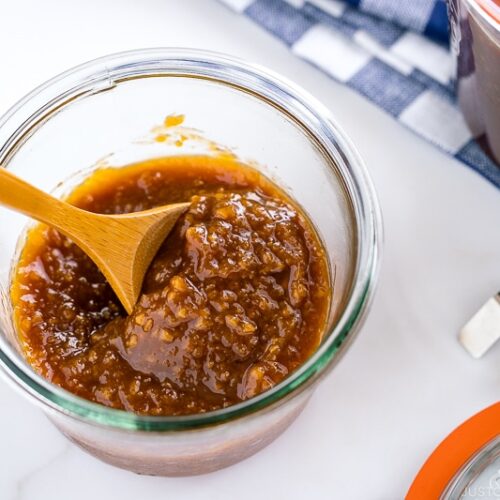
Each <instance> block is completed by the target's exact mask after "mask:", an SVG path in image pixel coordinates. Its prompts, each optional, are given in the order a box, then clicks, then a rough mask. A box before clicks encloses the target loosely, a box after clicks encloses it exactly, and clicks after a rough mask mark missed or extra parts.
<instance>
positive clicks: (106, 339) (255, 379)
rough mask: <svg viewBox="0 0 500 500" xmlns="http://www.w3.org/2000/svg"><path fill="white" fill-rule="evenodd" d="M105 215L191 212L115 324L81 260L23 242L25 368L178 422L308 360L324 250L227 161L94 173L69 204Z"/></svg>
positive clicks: (19, 276)
mask: <svg viewBox="0 0 500 500" xmlns="http://www.w3.org/2000/svg"><path fill="white" fill-rule="evenodd" d="M68 201H69V202H70V203H72V204H74V205H76V206H79V207H81V208H84V209H86V210H90V211H93V212H98V213H106V214H119V213H126V212H135V211H139V210H146V209H149V208H153V207H155V206H159V205H164V204H167V203H175V202H182V201H191V206H190V208H189V209H188V211H187V212H186V213H185V214H183V215H182V216H181V217H180V219H179V221H178V223H177V224H176V226H175V228H174V229H173V230H172V232H171V233H170V235H169V237H168V238H167V240H166V241H165V242H164V244H163V246H162V247H161V249H160V251H159V252H158V254H157V256H156V257H155V259H154V260H153V263H152V265H151V267H150V269H149V271H148V273H147V274H146V278H145V281H144V285H143V290H142V294H141V296H140V298H139V301H138V303H137V305H136V307H135V308H134V311H133V312H132V314H131V315H130V316H127V315H126V313H125V312H124V310H123V309H122V307H121V305H120V303H119V302H118V300H117V298H116V297H115V295H114V293H113V291H112V290H111V288H110V287H109V285H108V284H107V282H106V280H105V279H104V277H103V276H102V274H101V273H100V272H99V271H98V269H97V267H96V266H95V265H94V264H93V262H92V261H91V260H90V259H89V258H88V257H87V256H86V255H85V254H84V253H83V252H82V251H81V250H80V249H79V248H78V247H77V246H76V245H75V244H73V243H72V242H71V241H70V240H69V239H67V238H66V237H64V236H62V235H61V234H59V233H58V232H57V231H56V230H54V229H51V228H48V227H47V226H43V225H39V226H36V227H35V228H33V229H32V230H31V231H30V232H29V233H28V237H27V241H26V243H25V246H24V248H23V250H22V253H21V257H20V261H19V264H18V266H17V269H16V272H15V277H14V280H13V285H12V298H13V302H14V305H15V311H14V314H15V319H16V324H17V327H18V331H19V335H20V338H21V341H22V345H23V347H24V351H25V355H26V357H27V360H28V361H29V363H30V364H31V365H32V366H33V367H34V369H35V370H36V371H37V372H39V373H40V374H41V375H43V376H44V377H46V378H47V379H48V380H50V381H51V382H53V383H55V384H57V385H59V386H61V387H63V388H65V389H67V390H68V391H70V392H72V393H74V394H77V395H78V396H81V397H83V398H86V399H88V400H91V401H95V402H98V403H101V404H103V405H106V406H108V407H112V408H118V409H123V410H127V411H130V412H135V413H138V414H143V415H185V414H193V413H201V412H206V411H210V410H215V409H219V408H224V407H227V406H229V405H233V404H235V403H238V402H240V401H243V400H246V399H248V398H251V397H253V396H255V395H257V394H259V393H261V392H263V391H265V390H267V389H269V388H271V387H273V386H274V385H275V384H277V383H279V382H280V381H282V380H283V379H284V378H285V377H286V376H287V375H289V374H290V373H291V372H293V371H294V370H295V369H296V368H297V367H299V366H300V365H301V364H302V363H303V362H304V361H305V360H306V359H307V358H308V357H309V356H310V355H311V354H312V353H313V352H314V350H315V349H316V348H317V346H318V344H319V342H320V340H321V335H322V333H323V329H324V326H325V321H326V318H327V314H328V310H329V304H330V295H331V290H330V281H329V272H328V265H327V261H326V257H325V252H324V249H323V247H322V245H321V243H320V241H319V239H318V237H317V235H316V233H315V231H314V229H313V228H312V226H311V224H310V223H309V221H308V220H307V219H306V217H305V216H304V215H303V214H302V213H301V211H300V209H299V208H298V207H297V206H296V205H295V204H294V203H293V202H292V201H291V200H290V198H289V197H288V196H287V195H286V194H285V193H284V192H283V191H282V190H281V189H280V188H278V187H277V186H276V185H275V184H274V183H272V182H271V181H269V180H268V179H267V178H266V177H264V176H263V175H262V174H260V173H259V172H257V171H256V170H254V169H252V168H250V167H247V166H244V165H242V164H240V163H237V162H236V161H235V160H232V159H229V158H209V157H177V158H176V157H173V158H163V159H157V160H153V161H148V162H144V163H140V164H135V165H131V166H128V167H124V168H119V169H112V168H106V169H100V170H97V171H96V172H95V173H93V174H92V175H91V176H90V177H89V178H88V179H87V180H86V181H85V182H84V183H83V184H82V185H80V186H79V187H77V188H76V189H75V190H74V191H73V192H72V194H71V195H70V196H69V198H68Z"/></svg>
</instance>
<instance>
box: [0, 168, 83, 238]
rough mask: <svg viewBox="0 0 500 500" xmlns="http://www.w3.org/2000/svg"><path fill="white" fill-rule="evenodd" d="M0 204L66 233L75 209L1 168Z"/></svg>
mask: <svg viewBox="0 0 500 500" xmlns="http://www.w3.org/2000/svg"><path fill="white" fill-rule="evenodd" d="M0 204H1V205H4V206H6V207H7V208H11V209H13V210H15V211H16V212H21V213H23V214H25V215H28V216H29V217H32V218H33V219H36V220H38V221H40V222H45V223H47V224H49V225H51V226H53V227H55V228H57V229H60V230H62V231H63V232H66V229H67V228H66V224H65V220H66V219H67V217H68V216H69V215H70V212H72V211H73V210H77V209H76V208H75V207H72V206H71V205H68V204H67V203H64V202H63V201H61V200H58V199H57V198H54V197H53V196H50V195H49V194H47V193H44V192H43V191H41V190H40V189H38V188H36V187H34V186H32V185H31V184H28V183H27V182H25V181H23V180H22V179H19V177H17V176H15V175H14V174H13V173H11V172H9V171H8V170H6V169H5V168H1V167H0Z"/></svg>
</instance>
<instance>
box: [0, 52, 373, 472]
mask: <svg viewBox="0 0 500 500" xmlns="http://www.w3.org/2000/svg"><path fill="white" fill-rule="evenodd" d="M172 113H182V114H184V115H185V117H186V118H185V124H186V126H189V127H193V128H196V129H197V130H201V131H202V133H203V136H204V137H206V138H208V139H210V140H211V141H215V142H216V143H217V144H221V145H224V146H227V147H229V148H231V150H232V151H233V152H234V153H235V154H237V155H238V157H239V158H241V159H243V160H245V161H252V162H254V164H256V165H258V166H259V168H262V169H264V170H265V172H266V173H267V175H269V176H270V177H272V178H274V179H275V180H276V182H278V183H279V184H280V185H281V186H282V187H284V188H285V189H286V190H287V191H288V192H289V193H290V194H291V195H292V196H293V197H294V198H295V199H296V200H297V201H298V202H299V203H300V204H301V205H302V207H303V208H304V209H305V211H306V212H307V213H308V214H309V216H310V217H311V219H312V221H313V222H314V224H315V226H316V228H317V229H318V231H319V234H320V236H321V238H322V239H323V241H324V244H325V246H326V248H327V250H328V258H329V263H330V267H331V272H332V281H333V283H334V289H333V295H332V307H331V311H330V315H329V319H328V325H327V327H326V329H325V332H324V336H323V341H322V343H321V345H320V347H319V348H318V349H317V351H316V352H315V353H314V354H313V355H312V356H311V358H310V359H309V360H308V361H307V362H306V363H305V364H304V365H303V366H301V367H300V368H299V369H298V370H297V371H295V372H294V373H293V374H291V375H290V376H289V377H288V378H287V379H286V380H284V381H283V382H282V383H280V384H279V385H277V386H276V387H274V388H273V389H271V390H269V391H267V392H265V393H263V394H260V395H259V396H257V397H255V398H253V399H250V400H248V401H245V402H242V403H239V404H237V405H234V406H231V407H229V408H225V409H222V410H218V411H214V412H209V413H205V414H199V415H191V416H182V417H145V416H138V415H134V414H131V413H127V412H125V411H120V410H113V409H110V408H106V407H104V406H101V405H98V404H95V403H92V402H89V401H86V400H83V399H81V398H79V397H76V396H74V395H72V394H70V393H68V392H67V391H65V390H63V389H61V388H59V387H56V386H54V385H52V384H50V383H49V382H48V381H46V380H45V379H44V378H42V377H40V376H39V375H37V374H36V373H34V371H33V370H32V369H31V367H30V366H29V365H28V364H27V363H26V362H25V360H24V358H23V355H22V352H21V350H20V346H19V344H18V341H17V335H16V332H15V330H14V325H13V322H12V304H11V301H10V295H9V288H10V280H11V272H12V268H13V265H14V264H15V262H16V257H17V255H18V254H17V252H18V249H19V245H20V242H21V243H22V235H23V231H24V230H25V223H26V219H25V218H24V217H22V216H20V215H18V214H15V213H13V212H9V211H7V210H4V209H2V208H0V226H1V227H2V228H3V235H4V237H3V238H2V242H1V244H0V294H1V316H0V322H1V323H0V329H1V332H0V333H1V335H0V366H1V367H2V369H3V370H2V371H3V373H4V374H5V375H6V376H7V379H8V380H10V381H11V382H12V383H13V384H14V385H15V386H16V387H17V388H18V389H19V390H20V391H21V392H22V393H23V394H24V395H25V396H27V397H28V398H29V400H30V401H32V402H33V403H35V404H37V405H38V406H40V407H41V408H42V409H43V411H44V412H46V414H47V415H48V417H49V418H50V419H51V420H52V421H53V422H54V424H55V425H56V426H57V427H58V428H59V429H60V430H61V431H62V432H63V433H64V434H65V435H66V436H68V437H69V439H71V440H72V441H73V442H75V443H77V444H78V445H80V446H81V447H82V448H84V449H86V450H88V451H89V452H90V453H92V454H94V455H95V456H97V457H99V458H100V459H102V460H104V461H106V462H109V463H111V464H114V465H117V466H119V467H123V468H125V469H129V470H132V471H135V472H139V473H144V474H157V475H188V474H198V473H204V472H208V471H212V470H216V469H219V468H221V467H225V466H228V465H230V464H232V463H235V462H237V461H239V460H242V459H243V458H245V457H248V456H250V455H252V454H253V453H255V452H256V451H258V450H259V449H261V448H263V447H264V446H266V445H267V444H268V443H269V442H271V441H272V440H273V439H274V438H275V437H276V436H278V435H279V434H280V433H281V432H283V430H284V429H286V427H287V426H288V425H289V424H290V423H291V422H292V421H293V420H294V419H295V418H296V417H297V415H298V414H299V413H300V411H301V410H302V408H303V407H304V405H305V404H306V402H307V400H308V399H309V397H310V395H311V393H312V391H313V389H314V387H315V386H316V385H317V383H318V382H319V381H320V380H321V378H322V377H323V376H324V375H325V374H326V373H327V372H329V371H330V370H331V369H332V367H333V366H334V365H335V363H336V362H337V361H338V360H339V359H340V357H341V355H342V354H343V353H344V352H345V351H346V350H347V348H348V346H349V344H350V343H351V341H352V339H353V338H354V336H355V333H356V332H357V331H358V329H359V327H360V325H361V322H362V318H363V317H364V315H365V313H366V311H367V310H368V305H369V302H370V298H371V296H372V293H373V289H374V286H375V281H376V276H377V270H378V266H379V260H380V245H381V220H380V215H379V209H378V204H377V201H376V197H375V194H374V192H373V189H372V186H371V183H370V180H369V178H368V175H367V173H366V170H365V168H364V166H363V164H362V161H361V159H360V158H359V156H358V154H357V152H356V151H355V149H354V148H353V146H352V145H351V143H350V142H349V140H348V139H347V137H346V136H345V134H344V133H343V132H342V130H341V129H340V128H339V127H338V125H336V124H335V123H334V121H333V120H332V119H331V117H330V115H329V113H328V111H327V110H326V109H325V108H324V107H323V106H322V105H321V104H320V103H319V102H317V101H316V100H315V99H314V98H312V97H311V96H310V95H308V94H306V93H305V92H304V91H303V90H301V89H299V88H297V87H296V86H295V85H293V84H292V83H290V82H287V81H285V80H283V79H281V78H279V77H277V76H276V75H274V74H272V73H271V72H269V71H267V70H264V69H263V68H261V67H258V66H254V65H250V64H248V63H244V62H242V61H238V60H235V59H232V58H229V57H226V56H222V55H216V54H213V53H208V52H203V51H191V50H177V49H151V50H142V51H132V52H127V53H122V54H117V55H113V56H109V57H105V58H102V59H98V60H95V61H92V62H90V63H87V64H84V65H82V66H79V67H77V68H75V69H72V70H70V71H68V72H66V73H64V74H62V75H60V76H58V77H56V78H54V79H53V80H51V81H49V82H48V83H46V84H45V85H42V86H41V87H39V88H38V89H36V90H34V91H33V92H32V93H31V94H29V95H28V96H27V97H26V98H24V99H23V100H22V101H21V102H19V103H18V104H17V105H15V106H14V107H13V108H12V109H11V110H10V111H9V112H8V113H7V114H6V115H5V116H4V117H3V118H2V119H1V120H0V164H1V165H3V166H4V167H6V168H9V169H12V170H13V171H14V172H15V173H17V174H18V175H19V176H21V177H22V178H24V179H26V180H27V181H29V182H31V183H33V184H34V185H36V186H38V187H40V188H42V189H45V190H51V189H52V188H53V187H54V186H57V185H58V183H60V181H61V180H62V179H66V178H68V177H69V181H66V182H64V183H63V184H62V185H60V184H59V186H58V188H57V189H56V191H55V192H56V193H57V194H59V195H60V194H62V193H63V192H65V191H67V190H68V189H69V187H71V186H73V185H74V184H75V183H77V182H78V180H79V179H81V177H82V175H85V174H82V173H81V172H82V170H83V171H84V172H85V169H87V172H88V167H89V165H95V164H96V161H97V160H99V159H100V158H106V161H107V164H108V165H114V166H120V165H124V164H127V163H130V162H131V161H137V160H138V159H146V158H151V157H158V156H167V155H172V154H176V155H180V154H193V151H197V152H199V151H200V150H203V148H205V149H206V150H207V152H208V153H210V151H212V152H213V142H209V141H205V142H203V140H202V141H201V142H198V143H196V141H195V142H194V143H193V142H190V141H187V142H186V143H185V144H184V145H183V146H182V147H179V146H178V145H172V144H168V143H158V142H156V143H155V142H154V141H148V140H138V138H141V137H143V138H144V134H145V132H147V131H148V130H150V129H151V127H152V126H154V125H156V124H160V123H162V121H163V119H164V117H165V116H166V115H169V114H172ZM211 148H212V149H211ZM110 153H112V154H111V155H110ZM78 172H80V173H78ZM75 173H77V174H76V175H75Z"/></svg>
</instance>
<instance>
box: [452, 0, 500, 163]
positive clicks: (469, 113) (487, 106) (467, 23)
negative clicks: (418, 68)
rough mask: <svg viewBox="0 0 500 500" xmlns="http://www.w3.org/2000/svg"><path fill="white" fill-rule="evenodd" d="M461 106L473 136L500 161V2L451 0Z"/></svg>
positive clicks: (453, 48)
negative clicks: (484, 139) (483, 139)
mask: <svg viewBox="0 0 500 500" xmlns="http://www.w3.org/2000/svg"><path fill="white" fill-rule="evenodd" d="M449 13H450V27H451V50H452V53H453V55H454V58H455V64H456V87H457V95H458V101H459V104H460V107H461V108H462V111H463V113H464V116H465V119H466V120H467V123H468V125H469V128H470V130H471V132H472V134H473V136H474V137H479V138H480V142H481V137H482V136H483V135H485V137H486V141H482V144H483V146H484V148H485V149H486V151H487V152H488V153H490V155H491V156H492V157H493V158H494V159H495V160H496V162H497V163H498V164H500V2H499V0H449Z"/></svg>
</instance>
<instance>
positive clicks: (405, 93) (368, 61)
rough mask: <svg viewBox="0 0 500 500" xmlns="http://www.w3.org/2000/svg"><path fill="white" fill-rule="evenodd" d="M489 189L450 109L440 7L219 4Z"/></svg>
mask: <svg viewBox="0 0 500 500" xmlns="http://www.w3.org/2000/svg"><path fill="white" fill-rule="evenodd" d="M221 1H222V2H223V3H225V4H226V5H228V6H229V7H231V8H232V9H234V10H235V11H237V12H241V13H243V14H244V15H246V16H248V17H249V18H251V19H252V20H253V21H255V22H257V23H258V24H260V25H261V26H262V27H263V28H265V29H266V30H268V31H270V32H271V33H272V34H273V35H275V36H276V37H277V38H279V39H280V40H282V41H283V42H284V43H285V44H286V45H288V46H289V47H290V50H291V51H292V52H293V53H295V54H296V55H297V56H299V57H301V58H303V59H305V60H307V61H309V62H310V63H312V64H314V65H315V66H317V67H318V68H320V69H321V70H323V71H324V72H326V73H328V74H329V75H330V76H331V77H333V78H335V79H336V80H337V81H339V82H342V83H345V84H346V85H348V86H349V87H351V88H352V89H354V90H356V91H357V92H359V93H360V94H362V95H364V96H365V97H367V98H368V99H370V100H371V101H372V102H374V103H375V104H377V105H378V106H380V107H381V108H383V109H384V110H385V111H387V112H388V113H390V114H391V115H392V116H394V118H396V119H397V120H398V121H400V122H401V123H402V124H404V125H405V126H407V127H408V128H410V129H411V130H413V131H414V132H415V133H417V134H418V135H420V136H421V137H423V138H425V139H426V140H428V141H430V142H432V143H433V144H435V145H436V146H438V147H439V148H441V149H442V150H444V151H446V152H447V153H448V154H450V155H452V156H454V157H455V158H457V159H458V160H460V161H462V162H463V163H465V164H467V165H469V166H470V167H472V168H473V169H474V170H476V171H477V172H478V173H480V174H481V175H483V176H484V177H485V178H487V179H488V180H490V181H491V182H492V183H493V184H495V185H496V186H497V187H500V168H499V167H498V166H496V164H495V163H494V162H493V161H492V160H491V159H490V158H489V157H488V156H487V155H486V154H485V153H484V152H483V150H482V149H481V147H480V146H479V144H478V143H477V142H476V140H474V138H473V136H472V134H471V132H470V131H469V129H468V127H467V125H466V123H465V120H464V118H463V116H462V114H461V112H460V110H459V109H458V107H457V103H456V96H455V92H454V86H453V60H452V57H451V54H450V52H449V50H448V20H447V12H446V3H445V0H344V1H340V0H221Z"/></svg>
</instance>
